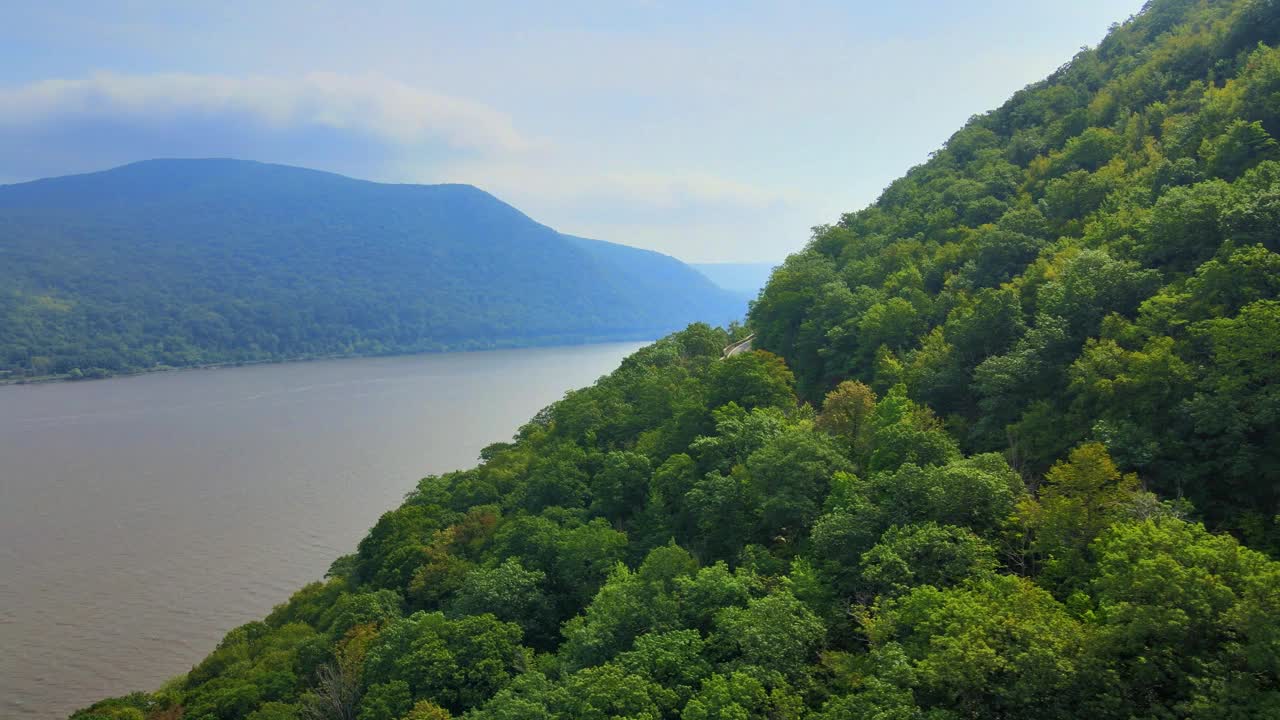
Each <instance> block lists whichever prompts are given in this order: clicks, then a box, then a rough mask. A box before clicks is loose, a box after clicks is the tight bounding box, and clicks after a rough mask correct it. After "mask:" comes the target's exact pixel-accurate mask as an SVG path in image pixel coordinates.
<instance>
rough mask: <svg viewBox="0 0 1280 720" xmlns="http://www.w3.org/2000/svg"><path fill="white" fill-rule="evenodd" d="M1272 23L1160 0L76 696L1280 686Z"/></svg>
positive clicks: (767, 710) (1189, 709)
mask: <svg viewBox="0 0 1280 720" xmlns="http://www.w3.org/2000/svg"><path fill="white" fill-rule="evenodd" d="M1278 42H1280V6H1277V5H1276V4H1275V3H1274V2H1271V1H1270V0H1236V1H1234V2H1203V1H1201V2H1195V1H1192V0H1156V1H1155V2H1153V3H1151V4H1150V5H1149V6H1148V7H1147V8H1146V9H1145V10H1144V11H1143V12H1142V13H1141V14H1140V15H1138V16H1137V17H1135V18H1133V19H1131V20H1130V21H1128V22H1126V23H1125V24H1123V25H1120V26H1118V27H1116V28H1115V29H1113V31H1112V32H1111V33H1110V34H1109V35H1108V36H1107V38H1106V39H1105V40H1104V41H1103V42H1102V44H1101V45H1100V46H1099V47H1098V48H1097V49H1094V50H1088V51H1084V52H1082V53H1081V54H1080V55H1078V56H1077V57H1076V58H1075V59H1074V60H1072V61H1071V63H1069V64H1068V65H1066V66H1064V67H1063V68H1062V69H1061V70H1060V71H1059V72H1057V73H1055V74H1054V75H1053V76H1052V77H1051V78H1049V79H1048V80H1046V81H1044V82H1042V83H1039V84H1037V85H1034V86H1032V87H1029V88H1027V89H1026V90H1024V91H1022V92H1020V93H1018V94H1017V95H1016V96H1015V97H1014V98H1013V99H1012V100H1010V101H1009V102H1008V103H1007V104H1006V105H1005V106H1004V107H1002V108H1000V109H999V110H997V111H995V112H992V113H989V114H987V115H983V116H980V117H976V118H974V119H973V120H972V121H971V122H970V123H969V124H968V125H967V126H966V127H965V128H964V129H963V130H961V131H960V132H959V133H957V134H956V135H955V136H954V137H953V138H952V139H951V140H950V142H948V143H947V145H946V147H944V148H943V149H941V150H940V151H939V152H937V153H936V154H935V156H934V157H933V158H932V159H931V160H930V161H929V162H928V163H926V164H924V165H922V166H920V167H918V168H915V169H913V170H911V171H910V172H909V173H908V174H907V176H906V177H904V178H903V179H901V180H899V181H897V182H895V183H894V184H893V185H892V186H891V187H890V188H888V190H886V192H885V193H884V195H883V197H882V198H881V199H880V200H879V201H878V202H876V203H875V204H874V205H873V206H871V207H869V208H867V209H865V210H862V211H860V212H856V213H853V214H850V215H847V216H846V217H844V218H843V219H842V220H841V221H840V222H839V223H837V224H835V225H833V226H830V227H825V228H821V229H820V230H819V231H818V232H817V233H816V235H815V237H814V239H813V241H812V243H810V245H809V247H808V248H807V249H806V250H805V251H804V252H802V253H799V254H797V255H795V256H793V257H791V258H790V259H788V260H787V262H786V263H785V264H784V265H783V266H782V267H781V268H780V269H778V270H777V271H776V272H775V273H774V275H773V277H772V279H771V280H770V282H769V285H768V286H767V287H766V288H765V290H764V291H763V293H762V294H761V296H760V298H759V300H758V301H757V302H755V303H754V304H753V305H752V308H751V312H750V315H749V328H748V329H749V330H752V331H754V332H755V333H756V336H757V348H758V349H757V350H755V351H753V352H745V353H740V354H736V355H734V356H732V357H729V358H727V359H721V348H722V346H724V345H725V344H726V343H728V342H729V341H730V340H731V339H732V338H731V337H730V336H729V334H728V333H726V332H725V331H722V330H716V329H712V328H710V327H708V326H705V325H694V326H691V327H689V328H688V329H686V330H684V331H682V332H679V333H676V334H674V335H671V336H669V337H667V338H665V339H663V340H661V341H659V342H657V343H655V344H653V345H651V346H650V347H648V348H645V349H644V350H641V351H640V352H638V353H636V354H635V355H634V356H632V357H631V358H629V359H627V360H626V361H625V362H624V363H623V364H622V367H621V368H619V369H618V370H617V371H616V372H614V373H613V374H612V375H610V376H608V377H606V378H604V379H602V380H601V381H600V382H598V383H597V384H596V385H595V386H593V387H591V388H587V389H584V390H579V391H574V392H571V393H569V394H567V395H566V397H565V398H564V399H563V400H561V401H560V402H558V403H556V404H554V405H552V406H551V407H549V408H547V409H546V410H545V411H544V412H542V413H540V414H539V415H538V416H537V417H535V418H534V419H533V420H532V421H530V422H529V423H528V424H527V425H525V426H524V427H523V428H522V429H521V430H520V431H519V433H518V434H517V436H516V437H515V438H514V439H513V441H512V442H509V443H499V444H495V445H492V446H490V447H488V448H487V449H486V450H485V451H484V452H483V453H482V457H481V459H482V463H481V464H480V465H479V466H478V467H476V468H474V469H471V470H467V471H463V472H457V473H451V474H448V475H444V476H441V477H428V478H426V479H424V480H422V481H421V483H420V484H419V485H418V487H417V488H416V489H415V490H414V491H412V492H411V493H410V494H409V495H408V497H407V498H406V501H405V503H404V504H403V505H402V506H401V507H400V508H398V509H396V510H394V511H392V512H389V513H387V514H386V515H384V516H383V517H382V518H381V520H380V521H379V522H378V523H377V525H376V526H375V527H374V528H373V529H372V530H371V531H370V532H369V534H368V535H367V537H366V538H365V539H364V540H363V541H362V542H361V543H360V545H359V547H358V549H357V551H356V552H355V553H354V554H353V555H350V556H347V557H344V558H341V559H339V560H338V561H337V562H335V563H334V565H333V567H332V569H331V571H330V573H329V576H328V577H327V579H326V580H325V581H324V582H318V583H315V584H312V585H310V586H308V587H306V588H304V589H302V590H301V591H299V592H298V593H297V594H296V595H294V597H293V598H292V599H290V600H289V601H288V602H287V603H286V604H284V605H281V606H280V607H278V608H277V609H276V610H275V611H274V612H273V613H272V614H271V615H270V616H268V617H267V618H266V619H265V620H263V621H261V622H254V623H250V624H248V625H245V626H243V627H241V628H238V629H236V630H234V631H232V632H231V633H230V634H228V636H227V637H226V639H225V640H224V641H223V643H222V644H221V645H220V646H219V647H218V649H217V650H216V651H214V652H213V653H212V654H211V655H209V657H208V658H206V659H205V660H204V661H203V662H201V663H200V664H199V665H197V666H196V667H195V668H193V669H192V671H191V672H190V673H189V674H188V675H186V676H183V677H181V678H179V679H177V680H175V681H174V682H173V683H171V684H170V685H168V686H166V687H165V688H163V689H161V690H160V691H158V692H156V693H154V694H144V693H139V694H135V695H132V696H127V697H124V698H118V699H115V700H109V701H104V702H103V703H100V704H99V705H96V706H94V707H93V708H90V709H87V710H85V711H82V712H81V713H78V714H77V716H76V717H77V719H78V720H89V719H91V718H94V719H96V718H133V719H135V720H136V719H138V718H147V719H149V720H158V719H159V718H173V717H177V716H179V715H181V717H183V718H185V719H186V720H206V719H217V720H231V719H233V718H251V719H252V720H286V719H292V718H358V720H398V719H409V720H425V719H440V718H450V717H466V718H469V719H470V720H491V719H492V720H498V719H502V720H515V719H521V720H523V719H526V718H544V719H556V720H569V719H571V718H573V719H577V718H588V719H590V718H630V719H640V718H644V719H650V720H657V719H660V718H680V719H681V720H712V719H726V718H737V719H741V718H762V719H764V718H769V719H798V718H810V719H812V720H852V719H854V718H877V719H879V720H960V719H962V718H964V719H969V718H983V719H987V718H989V719H991V720H997V719H1000V720H1007V719H1011V718H1035V719H1036V720H1059V719H1061V720H1067V719H1069V718H1079V717H1089V718H1099V719H1106V720H1109V719H1112V718H1114V719H1116V720H1128V719H1131V718H1152V719H1155V718H1204V719H1206V720H1207V719H1209V718H1214V719H1217V718H1231V719H1239V720H1244V719H1245V718H1275V717H1280V562H1277V561H1276V560H1273V559H1272V556H1273V555H1274V554H1275V553H1276V552H1277V549H1278V548H1277V545H1278V543H1277V534H1276V515H1277V510H1278V508H1277V505H1276V502H1277V500H1276V493H1277V486H1278V485H1280V468H1278V467H1277V462H1276V461H1277V455H1276V453H1277V447H1280V443H1278V442H1277V440H1280V438H1277V437H1276V427H1277V425H1276V420H1277V410H1280V394H1278V393H1280V389H1278V388H1280V382H1277V379H1278V378H1277V374H1278V373H1280V362H1277V360H1278V358H1277V348H1280V297H1278V295H1280V255H1277V250H1280V247H1278V245H1280V240H1278V238H1277V228H1278V227H1280V157H1278V156H1277V148H1276V142H1275V140H1274V137H1275V136H1277V135H1280V50H1278V49H1277V47H1276V46H1277V43H1278ZM759 348H763V349H759ZM1249 546H1252V548H1251V547H1249Z"/></svg>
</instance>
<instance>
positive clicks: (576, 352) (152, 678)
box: [0, 343, 640, 720]
mask: <svg viewBox="0 0 1280 720" xmlns="http://www.w3.org/2000/svg"><path fill="white" fill-rule="evenodd" d="M639 347H640V344H638V343H616V344H607V345H587V346H579V347H567V348H538V349H530V350H502V351H494V352H480V353H450V354H441V355H418V356H411V357H396V358H370V359H357V360H334V361H323V362H306V363H289V364H282V365H258V366H252V367H241V368H224V369H217V370H192V371H184V372H171V373H158V374H152V375H141V376H136V377H127V378H115V379H109V380H99V381H93V382H83V383H61V384H51V385H23V386H9V387H0V718H5V719H6V720H34V719H36V718H39V719H41V720H43V719H44V718H62V717H66V715H67V714H68V713H69V712H71V711H72V710H74V709H76V708H78V707H82V706H84V705H85V704H87V703H89V702H91V701H93V700H95V699H99V698H102V697H105V696H109V695H119V694H124V693H126V692H129V691H131V690H135V689H144V690H150V689H154V688H156V687H157V686H159V684H160V683H162V682H164V681H165V680H166V679H167V678H169V677H171V676H173V675H176V674H179V673H182V672H185V671H186V670H187V669H189V668H190V667H191V666H192V665H193V664H194V663H196V662H197V661H199V660H200V659H201V658H202V657H204V655H205V654H207V653H208V652H209V651H210V650H212V649H213V648H214V646H215V645H216V644H217V642H218V640H219V639H221V637H222V635H223V634H224V633H225V632H226V631H227V630H230V629H231V628H233V627H235V626H237V625H240V624H242V623H245V622H248V621H250V620H254V619H258V618H260V617H262V616H263V615H264V614H266V613H267V612H268V611H269V610H270V609H271V607H272V606H274V605H276V604H278V603H280V602H282V601H284V600H285V599H287V598H288V597H289V595H290V594H291V593H292V592H293V591H294V590H296V589H297V588H299V587H300V586H302V585H303V584H305V583H307V582H309V581H311V580H317V579H320V578H321V577H322V576H323V575H324V572H325V570H326V569H327V568H328V566H329V563H330V562H332V561H333V559H334V558H336V557H338V556H339V555H342V554H345V553H348V552H351V551H352V550H353V549H354V548H355V545H356V543H357V542H358V541H359V539H360V538H361V537H362V536H363V534H364V532H365V530H367V529H368V528H369V527H370V526H371V525H372V524H373V523H374V522H375V521H376V520H377V518H378V516H379V515H380V514H381V513H383V512H384V511H386V510H388V509H390V508H392V507H394V506H395V505H397V504H398V503H399V502H400V500H401V499H402V498H403V496H404V494H405V492H407V491H408V490H410V489H411V488H413V486H414V485H415V483H416V482H417V479H418V478H420V477H422V476H423V475H427V474H432V473H440V472H444V471H448V470H453V469H459V468H465V467H470V466H471V465H474V464H475V462H476V456H477V454H478V453H479V451H480V449H481V448H482V447H484V446H485V445H488V444H489V443H491V442H496V441H501V440H507V439H509V438H510V437H511V435H512V433H513V432H515V430H516V428H518V427H519V426H520V425H521V424H522V423H524V422H525V421H527V420H528V419H529V418H530V417H532V416H533V414H534V413H536V412H537V411H538V410H539V409H541V408H542V407H544V406H546V405H547V404H549V403H551V402H553V401H554V400H556V399H557V398H559V397H560V396H562V395H563V394H564V392H565V391H567V390H569V389H572V388H576V387H582V386H585V385H589V384H590V383H592V382H594V381H595V380H596V379H597V378H598V377H599V376H601V375H604V374H606V373H608V372H610V371H612V370H613V369H615V368H616V367H617V366H618V363H619V362H621V360H622V359H623V358H624V357H625V356H627V355H628V354H630V353H631V352H633V351H635V350H636V349H637V348H639Z"/></svg>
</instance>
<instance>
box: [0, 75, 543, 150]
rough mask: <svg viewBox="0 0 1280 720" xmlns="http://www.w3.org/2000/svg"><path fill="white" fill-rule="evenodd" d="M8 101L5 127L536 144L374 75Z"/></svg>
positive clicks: (122, 86)
mask: <svg viewBox="0 0 1280 720" xmlns="http://www.w3.org/2000/svg"><path fill="white" fill-rule="evenodd" d="M0 107H3V108H5V112H4V113H3V114H0V129H4V128H5V127H6V126H7V127H8V128H10V129H12V128H21V127H31V126H33V125H39V124H45V123H50V122H66V121H68V120H81V121H83V120H91V119H104V118H105V119H110V120H112V121H131V122H137V123H141V124H157V123H164V122H170V121H173V120H175V119H181V118H185V117H189V116H192V115H196V116H217V115H222V116H225V115H235V116H238V117H240V118H241V119H243V120H248V121H250V122H253V123H257V124H260V125H262V126H263V127H264V129H270V130H283V129H289V128H320V129H326V130H337V131H351V132H358V133H363V134H367V135H370V136H372V137H373V138H376V139H378V140H381V141H383V142H388V143H395V144H401V145H406V144H419V143H429V142H439V143H444V144H447V145H449V146H451V147H455V148H465V149H470V150H479V151H485V152H518V151H522V150H525V149H527V148H529V147H530V146H531V145H533V144H534V143H533V142H532V141H531V140H529V139H528V138H526V137H524V136H523V135H521V133H519V132H518V131H517V130H516V129H515V127H514V125H513V124H512V122H511V120H510V118H509V117H507V116H506V115H504V114H503V113H501V112H498V111H497V110H494V109H493V108H489V107H487V106H485V105H482V104H480V103H476V102H474V101H471V100H466V99H460V98H455V97H449V96H447V95H441V94H437V93H432V92H428V91H425V90H422V89H419V88H416V87H413V86H411V85H407V84H405V83H402V82H398V81H396V80H393V79H389V78H387V77H384V76H381V75H376V74H364V75H350V74H342V73H326V72H314V73H308V74H306V75H302V76H300V77H271V76H262V75H254V76H246V77H234V76H229V75H195V74H187V73H162V74H153V75H124V74H118V73H112V72H98V73H94V74H92V75H90V76H88V77H86V78H81V79H51V80H42V81H39V82H35V83H31V84H29V85H24V86H21V87H17V88H12V89H0Z"/></svg>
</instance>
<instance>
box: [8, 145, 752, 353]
mask: <svg viewBox="0 0 1280 720" xmlns="http://www.w3.org/2000/svg"><path fill="white" fill-rule="evenodd" d="M0 238H2V241H0V253H2V254H3V262H0V373H9V374H12V375H17V376H24V375H47V374H55V375H60V374H66V373H71V374H74V375H78V374H81V373H90V374H103V373H113V372H120V371H130V370H138V369H146V368H150V367H153V366H155V365H171V366H182V365H192V364H201V363H211V362H236V361H252V360H277V359H286V358H295V357H308V356H318V355H335V354H337V355H360V354H382V353H398V352H417V351H424V350H442V349H463V348H484V347H496V346H513V345H532V344H548V343H559V342H581V341H585V340H595V339H608V338H615V339H620V338H644V337H654V336H657V335H661V334H664V333H666V332H670V331H671V330H673V329H675V328H677V327H681V326H683V325H685V324H687V323H689V322H691V321H694V320H706V321H711V322H717V323H721V322H727V321H729V320H733V319H739V316H740V312H741V311H740V309H739V308H740V304H738V303H737V301H736V300H735V299H734V298H733V296H731V295H730V294H729V293H725V292H723V291H721V290H719V289H718V288H716V287H715V286H714V285H713V284H712V283H710V282H708V281H707V280H706V279H705V278H703V277H702V276H701V275H699V274H698V273H697V272H695V271H693V270H691V269H690V268H688V267H687V266H685V265H683V264H682V263H680V262H679V261H677V260H675V259H674V258H671V257H668V256H665V255H661V254H658V253H654V252H649V251H644V250H638V249H635V248H630V247H626V246H622V245H615V244H611V243H601V242H597V241H592V240H583V239H580V238H571V237H568V236H564V235H561V234H559V233H556V232H555V231H553V230H551V229H550V228H547V227H545V226H543V225H540V224H538V223H536V222H534V221H533V220H531V219H529V218H528V217H527V216H525V215H524V214H522V213H520V212H519V211H518V210H516V209H515V208H513V207H511V206H509V205H507V204H505V203H503V202H501V201H499V200H498V199H496V198H494V197H493V196H491V195H489V194H487V193H485V192H482V191H480V190H478V189H476V188H474V187H470V186H465V185H433V186H423V185H386V184H379V183H372V182H364V181H359V180H352V179H350V178H345V177H341V176H338V175H332V174H329V173H322V172H317V171H312V170H304V169H300V168H292V167H285V166H278V165H265V164H260V163H252V162H244V161H234V160H154V161H148V162H141V163H136V164H133V165H128V166H124V167H120V168H116V169H114V170H108V171H105V172H100V173H91V174H88V175H77V176H71V177H61V178H52V179H48V180H40V181H36V182H30V183H23V184H19V185H9V186H3V187H0Z"/></svg>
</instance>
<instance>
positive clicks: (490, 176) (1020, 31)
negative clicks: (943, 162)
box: [0, 0, 1142, 262]
mask: <svg viewBox="0 0 1280 720" xmlns="http://www.w3.org/2000/svg"><path fill="white" fill-rule="evenodd" d="M1141 5H1142V3H1141V1H1140V0H1074V1H1073V2H1063V0H1052V1H1049V0H1017V1H1015V0H989V1H988V2H985V3H959V2H941V1H936V0H896V1H891V0H884V1H883V2H863V1H861V0H847V1H846V2H807V1H801V0H796V1H794V2H751V1H740V2H699V1H696V0H685V1H684V2H664V1H661V0H630V1H628V0H618V1H616V2H608V1H604V0H596V1H594V2H578V1H577V0H567V1H564V2H554V3H553V2H536V1H528V2H518V3H517V2H501V3H499V2H490V1H488V0H474V1H471V2H421V1H420V2H403V3H398V2H381V3H375V2H370V3H353V2H349V1H347V2H335V3H329V2H290V1H287V0H286V1H281V2H270V3H268V2H238V1H235V0H231V1H227V2H219V3H208V4H207V5H206V7H203V8H202V7H197V5H196V4H195V3H171V2H149V1H144V0H134V1H132V2H127V1H121V2H112V3H105V2H104V3H97V2H91V1H89V0H81V1H79V2H53V1H47V2H42V3H29V4H28V7H26V8H21V7H19V8H8V9H7V10H6V18H5V22H4V23H3V24H0V182H17V181H22V180H28V179H33V178H37V177H43V176H49V175H59V174H66V173H73V172H84V171H89V170H96V169H102V168H106V167H110V166H114V165H119V164H123V163H126V162H130V161H134V160H141V159H146V158H151V157H213V156H217V157H241V158H247V159H255V160H264V161H268V162H282V163H289V164H295V165H303V166H307V167H314V168H319V169H324V170H332V171H335V172H341V173H344V174H348V175H353V176H356V177H362V178H368V179H372V180H384V181H391V182H467V183H472V184H475V185H478V186H480V187H482V188H484V189H486V190H489V191H490V192H493V193H494V194H496V195H498V196H499V197H501V198H502V199H504V200H506V201H508V202H510V203H512V204H513V205H515V206H517V207H519V208H520V209H522V210H524V211H525V212H526V213H528V214H529V215H531V216H532V217H534V218H535V219H537V220H539V221H541V222H544V223H546V224H548V225H551V226H553V227H555V228H557V229H559V230H562V231H564V232H570V233H574V234H577V235H585V236H589V237H598V238H601V239H605V240H612V241H615V242H623V243H627V244H630V245H636V246H640V247H647V248H652V249H655V250H660V251H662V252H666V253H670V254H672V255H675V256H677V257H679V258H681V259H684V260H688V261H699V262H701V261H772V260H777V259H781V258H782V257H784V256H785V255H786V254H787V253H790V252H793V251H795V250H797V249H799V248H800V247H801V246H803V244H804V242H805V241H806V240H807V239H808V235H809V228H810V227H811V226H813V225H817V224H822V223H827V222H832V221H834V220H836V219H837V218H838V217H839V215H840V213H842V212H846V211H849V210H854V209H857V208H860V207H863V206H865V205H866V204H867V203H869V202H871V201H873V200H874V199H875V198H876V196H877V195H878V194H879V192H880V190H881V189H882V188H883V187H884V186H885V185H886V184H888V183H889V182H890V181H891V180H893V179H894V178H895V177H897V176H899V175H901V174H902V173H903V172H904V171H906V170H907V168H909V167H910V166H912V165H915V164H917V163H920V162H922V161H924V160H925V159H926V158H927V157H928V154H929V152H930V151H932V150H934V149H936V148H937V147H938V146H939V145H941V144H942V143H943V142H944V141H945V140H946V139H947V137H948V136H949V135H950V134H951V133H952V132H954V131H955V130H956V129H958V128H959V127H960V126H961V125H962V124H963V123H964V121H965V120H966V119H967V118H968V117H970V116H972V115H974V114H977V113H981V112H984V111H986V110H989V109H991V108H993V107H995V106H997V105H999V104H1000V103H1001V102H1003V101H1004V99H1005V98H1007V97H1008V96H1009V95H1010V94H1011V93H1013V92H1014V91H1015V90H1017V89H1019V88H1021V87H1023V86H1025V85H1026V84H1028V83H1030V82H1034V81H1036V80H1038V79H1040V78H1042V77H1044V76H1045V75H1047V74H1048V73H1050V72H1052V71H1053V70H1054V69H1055V68H1057V67H1058V66H1059V65H1061V64H1063V63H1064V62H1065V61H1067V60H1068V59H1070V57H1071V56H1072V55H1073V54H1074V53H1075V52H1076V51H1078V50H1079V48H1080V47H1082V46H1085V45H1093V44H1096V43H1097V42H1098V41H1099V40H1100V39H1101V38H1102V36H1103V35H1104V34H1105V32H1106V30H1107V27H1108V26H1109V25H1110V24H1111V23H1113V22H1117V21H1121V20H1124V19H1125V18H1127V17H1128V16H1130V15H1131V14H1133V13H1135V12H1137V11H1138V10H1139V9H1140V7H1141Z"/></svg>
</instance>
